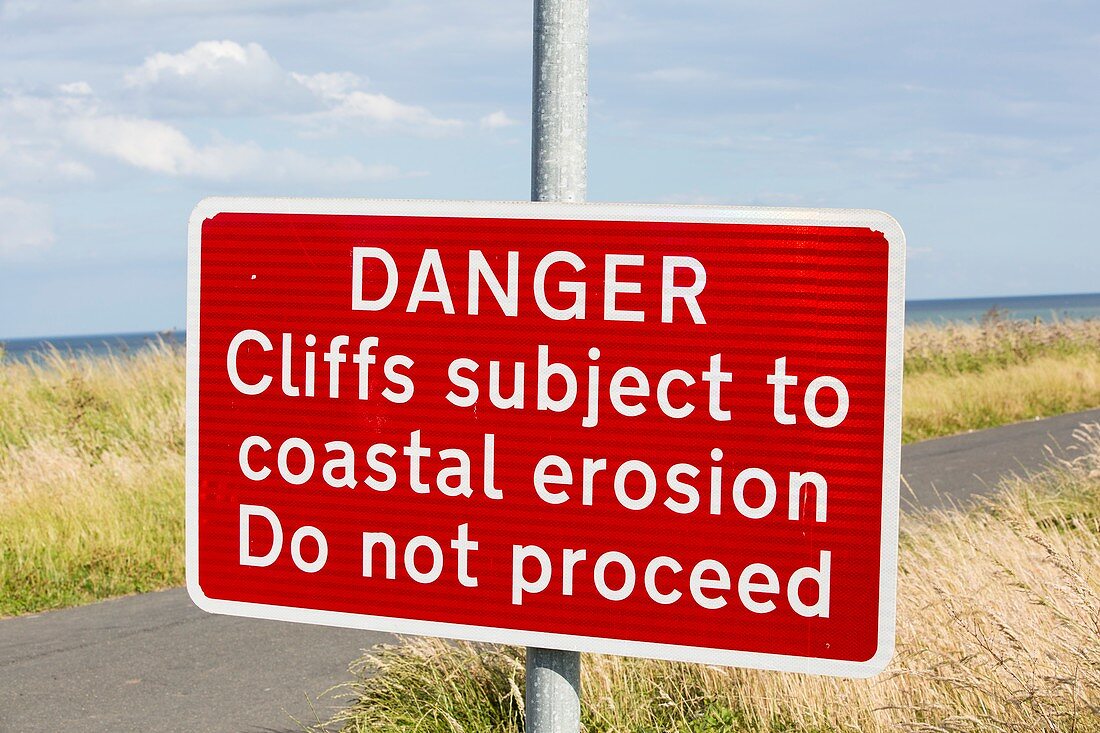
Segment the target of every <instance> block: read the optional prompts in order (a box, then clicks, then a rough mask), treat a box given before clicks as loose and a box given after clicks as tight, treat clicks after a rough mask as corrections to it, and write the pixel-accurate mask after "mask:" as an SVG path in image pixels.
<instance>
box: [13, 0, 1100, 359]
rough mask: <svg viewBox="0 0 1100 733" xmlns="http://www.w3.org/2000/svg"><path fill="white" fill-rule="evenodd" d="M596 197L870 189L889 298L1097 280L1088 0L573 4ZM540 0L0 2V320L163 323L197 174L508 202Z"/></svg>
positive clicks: (826, 199)
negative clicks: (899, 290) (584, 19)
mask: <svg viewBox="0 0 1100 733" xmlns="http://www.w3.org/2000/svg"><path fill="white" fill-rule="evenodd" d="M591 2H592V9H591V49H590V89H589V91H590V122H589V199H590V200H593V201H649V202H683V203H715V204H719V203H721V204H757V205H776V206H814V207H819V206H820V207H859V208H874V209H882V210H885V211H887V212H889V213H891V214H892V215H893V216H894V217H896V218H897V219H898V220H899V221H900V222H901V224H902V226H903V228H904V229H905V231H906V235H907V238H908V244H909V274H908V282H907V287H908V296H909V297H910V298H939V297H967V296H986V295H989V296H997V295H1015V294H1037V293H1068V292H1094V291H1098V290H1100V237H1098V236H1097V234H1096V226H1095V223H1094V221H1093V220H1094V216H1093V214H1094V212H1096V211H1098V210H1100V125H1098V124H1097V121H1098V120H1100V5H1098V4H1097V3H1095V2H1047V3H1039V2H1030V3H1028V2H1012V1H1011V0H1002V1H1000V2H977V1H975V2H957V0H956V1H954V2H940V1H939V0H932V1H929V2H920V3H913V2H896V3H894V2H880V3H866V2H843V1H839V2H829V3H822V2H808V1H804V0H796V1H792V2H783V1H778V2H777V1H776V0H768V1H760V2H730V1H728V0H727V1H719V0H714V1H713V2H692V1H690V0H688V1H686V2H676V3H668V2H649V1H646V0H591ZM530 56H531V8H530V4H529V3H528V2H514V3H513V2H500V1H499V0H497V1H492V0H470V1H469V2H458V1H450V0H430V1H423V2H421V1H418V0H408V1H404V2H398V1H393V2H380V1H379V2H371V1H370V0H357V1H356V2H341V1H339V0H328V1H324V0H314V1H312V2H299V1H297V0H270V1H268V2H258V1H256V0H242V1H234V0H195V1H193V2H182V1H179V0H157V1H153V0H117V1H110V2H109V1H107V0H101V1H99V2H96V1H94V0H89V1H85V2H66V1H64V0H50V1H49V2H35V1H34V0H9V1H0V338H17V337H24V336H48V335H66V334H79V333H104V332H124V331H141V330H154V329H162V328H170V327H180V326H182V325H183V323H184V320H185V314H184V310H185V305H184V301H185V297H184V286H185V283H184V281H185V259H186V228H187V218H188V215H189V213H190V211H191V209H192V207H193V206H194V204H195V203H196V202H197V201H198V200H199V199H200V198H202V197H204V196H208V195H265V196H267V195H294V196H365V197H377V198H405V197H412V198H454V199H524V198H526V197H527V195H528V191H529V175H530V173H529V134H530V125H529V116H530V85H531V81H530V78H531V68H530V66H531V61H530Z"/></svg>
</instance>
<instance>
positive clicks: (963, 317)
mask: <svg viewBox="0 0 1100 733" xmlns="http://www.w3.org/2000/svg"><path fill="white" fill-rule="evenodd" d="M990 314H996V316H997V317H998V318H1002V319H1014V320H1025V321H1031V320H1035V319H1038V320H1041V321H1054V320H1070V319H1074V320H1078V319H1085V318H1100V293H1074V294H1070V295H1015V296H1006V297H999V298H938V299H934V300H910V301H906V303H905V322H906V323H907V324H916V323H928V324H944V323H950V322H960V323H977V322H979V321H981V320H982V318H984V317H986V316H988V315H990ZM186 338H187V337H186V333H185V332H184V331H176V330H168V331H147V332H140V333H106V334H93V335H85V336H49V337H39V338H19V339H3V338H0V346H3V358H4V359H20V358H24V357H25V356H27V355H28V354H33V353H36V352H41V351H43V350H45V349H49V348H50V347H51V346H52V347H54V348H57V349H58V350H60V351H62V352H69V351H72V352H74V353H83V354H91V355H103V354H107V353H116V354H117V353H127V352H130V351H134V350H136V349H141V348H144V347H145V346H147V345H149V344H150V343H155V342H157V341H158V340H160V341H164V342H167V343H168V344H172V345H175V346H179V347H181V348H182V347H183V346H184V344H185V343H186Z"/></svg>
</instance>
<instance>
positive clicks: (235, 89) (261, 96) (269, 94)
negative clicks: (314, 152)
mask: <svg viewBox="0 0 1100 733" xmlns="http://www.w3.org/2000/svg"><path fill="white" fill-rule="evenodd" d="M125 81H126V86H127V88H128V89H129V90H130V91H131V93H133V94H135V95H137V97H136V98H135V100H134V101H135V103H137V104H138V105H139V106H145V107H147V108H148V109H149V110H150V111H153V112H160V113H167V114H174V115H211V114H218V115H278V116H280V117H283V118H285V119H289V120H291V121H293V122H297V123H298V124H301V125H304V126H305V127H306V128H307V129H309V130H310V131H313V132H316V131H317V130H319V129H320V130H329V131H331V129H333V128H335V127H338V126H348V125H350V126H364V125H365V126H372V127H380V128H403V129H408V130H411V131H414V132H421V133H429V134H436V133H439V132H445V131H448V130H455V129H458V128H460V127H462V122H461V121H460V120H455V119H446V118H441V117H438V116H436V115H434V114H432V112H430V111H429V110H428V109H426V108H424V107H421V106H417V105H412V104H406V103H404V102H399V101H397V100H396V99H393V98H392V97H389V96H387V95H385V94H382V93H380V92H378V91H373V90H371V91H367V90H366V89H365V86H366V84H367V82H366V80H365V79H363V78H361V77H359V76H357V75H355V74H352V73H349V72H322V73H318V74H302V73H298V72H293V71H287V70H286V69H284V68H283V67H282V66H280V65H279V63H278V62H277V61H276V60H275V59H274V58H272V56H271V55H270V54H269V53H268V52H267V51H266V50H265V49H264V48H263V47H262V46H261V45H259V44H258V43H248V44H245V45H241V44H239V43H237V42H235V41H201V42H199V43H196V44H195V45H194V46H192V47H191V48H189V49H187V50H185V51H183V52H181V53H176V54H171V53H156V54H153V55H152V56H149V57H148V58H146V59H145V61H144V63H142V65H141V66H139V67H138V68H136V69H133V70H131V71H130V72H128V73H127V74H126V76H125Z"/></svg>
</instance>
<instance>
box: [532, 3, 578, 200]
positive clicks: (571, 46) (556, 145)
mask: <svg viewBox="0 0 1100 733" xmlns="http://www.w3.org/2000/svg"><path fill="white" fill-rule="evenodd" d="M534 77H535V78H534V90H533V92H534V93H533V100H532V104H531V108H532V116H531V117H532V119H531V200H532V201H584V194H585V190H586V188H587V184H588V0H535V74H534Z"/></svg>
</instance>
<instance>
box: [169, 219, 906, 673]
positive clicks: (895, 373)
mask: <svg viewBox="0 0 1100 733" xmlns="http://www.w3.org/2000/svg"><path fill="white" fill-rule="evenodd" d="M223 212H225V213H228V212H232V213H255V214H352V215H356V214H358V215H374V216H435V217H466V218H486V219H567V220H569V219H572V220H598V221H654V222H697V223H718V224H763V225H787V226H818V227H821V226H825V227H861V228H864V227H865V228H870V229H872V230H874V231H878V232H881V233H882V234H883V235H884V236H885V238H886V241H887V243H888V245H889V264H888V268H889V274H888V293H887V299H888V304H887V322H886V323H887V325H886V404H885V413H884V414H885V421H884V426H883V465H882V523H881V528H882V536H881V541H882V544H881V548H880V554H879V619H878V648H877V650H876V651H875V654H874V656H872V657H871V658H870V659H868V660H866V661H861V662H853V661H842V660H835V659H822V658H817V657H798V656H787V655H780V654H764V653H759V652H747V651H731V650H727V649H712V648H707V647H696V646H685V645H678V644H659V643H654V642H645V641H627V640H622V639H606V638H601V637H592V636H578V635H572V634H557V633H548V632H540V631H525V630H520V629H508V628H500V627H492V626H473V625H467V624H452V623H443V622H438V621H418V620H413V619H401V618H391V617H387V616H371V615H366V614H354V613H344V612H337V611H324V610H316V609H307V608H297V607H289V606H275V605H268V604H261V603H245V602H240V601H226V600H221V599H216V598H209V597H208V596H206V594H204V593H203V591H202V588H201V587H200V585H199V582H198V570H199V555H198V553H199V546H198V539H199V530H198V512H199V500H198V467H199V456H198V445H199V444H198V437H199V309H200V307H201V303H200V302H199V294H200V288H199V283H200V279H201V277H202V272H201V257H200V254H201V246H202V224H203V222H204V221H205V220H206V219H208V218H211V217H213V216H215V215H216V214H219V213H223ZM187 245H188V253H187V457H186V485H187V500H186V503H187V532H186V548H187V550H186V554H187V592H188V594H189V595H190V596H191V600H192V601H194V603H195V605H197V606H198V607H199V608H201V609H203V610H204V611H208V612H210V613H219V614H228V615H231V616H246V617H251V618H261V619H272V620H277V621H295V622H298V623H307V624H319V625H324V626H342V627H347V628H356V629H370V630H375V631H388V632H392V633H396V634H417V635H426V636H441V637H446V638H451V639H468V640H471V641H483V642H493V643H501V644H518V645H524V646H534V647H542V648H548V649H567V650H572V651H578V652H596V653H601V654H619V655H624V656H634V657H648V658H653V659H667V660H674V661H686V662H701V663H704V664H717V665H725V666H733V667H750V668H755V669H768V670H776V671H780V672H803V673H809V674H823V675H832V676H839V677H871V676H873V675H875V674H878V673H879V672H881V671H882V670H883V669H884V668H885V667H886V664H887V663H888V662H889V661H890V658H891V657H892V656H893V654H894V626H895V606H896V595H897V562H898V494H899V485H900V472H901V381H902V350H903V340H904V331H903V328H904V309H905V293H904V287H905V236H904V234H903V233H902V230H901V226H900V225H899V224H898V223H897V221H895V220H894V219H893V217H891V216H889V215H888V214H885V213H883V212H881V211H873V210H868V209H780V208H765V207H754V206H682V205H665V204H601V203H583V204H581V203H548V202H530V201H416V200H380V199H295V198H220V197H219V198H207V199H203V200H202V201H200V202H199V204H198V205H197V206H196V207H195V210H194V211H193V212H192V213H191V219H190V223H189V226H188V233H187Z"/></svg>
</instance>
